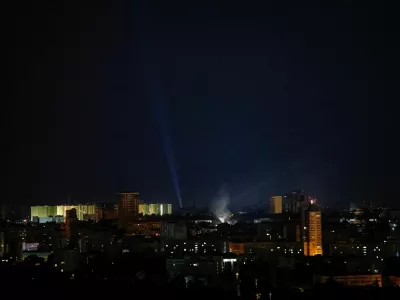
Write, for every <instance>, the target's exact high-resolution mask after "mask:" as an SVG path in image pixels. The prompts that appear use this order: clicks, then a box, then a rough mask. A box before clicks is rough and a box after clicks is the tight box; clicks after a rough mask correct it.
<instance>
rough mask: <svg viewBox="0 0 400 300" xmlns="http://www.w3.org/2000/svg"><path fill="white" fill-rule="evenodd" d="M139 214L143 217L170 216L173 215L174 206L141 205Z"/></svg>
mask: <svg viewBox="0 0 400 300" xmlns="http://www.w3.org/2000/svg"><path fill="white" fill-rule="evenodd" d="M139 213H140V214H142V215H144V216H145V215H156V216H163V215H170V214H172V204H163V203H150V204H147V203H143V204H139Z"/></svg>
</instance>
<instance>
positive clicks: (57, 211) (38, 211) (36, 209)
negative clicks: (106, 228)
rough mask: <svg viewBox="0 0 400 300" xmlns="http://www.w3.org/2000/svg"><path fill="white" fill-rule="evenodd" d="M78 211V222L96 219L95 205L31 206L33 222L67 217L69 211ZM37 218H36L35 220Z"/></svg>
mask: <svg viewBox="0 0 400 300" xmlns="http://www.w3.org/2000/svg"><path fill="white" fill-rule="evenodd" d="M71 209H76V215H77V217H78V220H80V221H83V220H88V219H93V220H94V219H95V210H96V206H95V205H94V204H78V205H43V206H31V221H33V220H34V219H39V220H40V219H47V218H50V217H53V218H54V217H56V216H63V217H64V219H65V218H66V216H67V211H68V210H71ZM35 217H36V218H35Z"/></svg>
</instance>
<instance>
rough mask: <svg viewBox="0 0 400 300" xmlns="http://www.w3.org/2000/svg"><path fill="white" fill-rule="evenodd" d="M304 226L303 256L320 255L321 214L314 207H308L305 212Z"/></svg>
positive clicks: (321, 252)
mask: <svg viewBox="0 0 400 300" xmlns="http://www.w3.org/2000/svg"><path fill="white" fill-rule="evenodd" d="M305 225H306V226H305V227H304V232H305V241H304V255H305V256H315V255H322V254H323V251H322V226H321V212H320V211H319V210H318V208H316V206H310V208H309V209H308V210H307V211H306V222H305Z"/></svg>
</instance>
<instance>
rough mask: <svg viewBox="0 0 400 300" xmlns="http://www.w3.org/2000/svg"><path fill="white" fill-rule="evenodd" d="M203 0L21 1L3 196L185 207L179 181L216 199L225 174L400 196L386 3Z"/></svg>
mask: <svg viewBox="0 0 400 300" xmlns="http://www.w3.org/2000/svg"><path fill="white" fill-rule="evenodd" d="M53 2H55V3H53ZM83 2H85V3H87V2H86V1H83ZM131 2H135V4H133V3H131ZM136 2H143V3H146V4H140V3H136ZM158 2H162V1H158ZM188 2H189V3H186V4H184V5H179V6H178V5H172V4H171V3H170V2H169V1H165V4H162V5H159V4H157V5H156V4H154V5H153V4H151V3H152V2H151V1H110V2H109V4H108V5H105V6H102V5H99V4H98V2H97V1H96V2H94V3H96V5H94V4H93V3H92V4H93V5H89V4H87V5H86V6H82V5H83V4H81V6H74V4H76V3H72V2H68V1H66V2H64V4H60V3H59V2H58V1H49V3H51V4H40V3H39V2H37V1H35V2H32V3H33V4H31V6H26V7H15V9H13V10H12V11H10V16H11V19H12V20H11V22H10V23H9V27H8V28H9V35H10V42H9V43H8V46H9V47H8V50H9V57H8V63H9V67H10V71H9V78H10V84H9V87H11V89H12V93H11V94H10V95H11V96H10V97H9V98H8V99H9V101H8V102H7V106H6V107H7V108H6V109H5V110H3V114H4V116H3V121H4V123H5V126H6V127H5V128H6V133H5V135H4V136H3V142H4V145H5V149H6V155H5V156H4V157H3V159H4V163H3V166H6V167H5V168H3V174H5V175H6V178H7V181H6V182H7V189H6V190H7V193H4V195H3V197H2V201H3V202H7V203H26V204H31V203H38V204H46V203H47V204H55V203H63V202H66V200H67V197H68V196H71V198H72V199H73V200H76V201H81V202H87V201H106V200H114V199H115V194H116V193H117V192H119V191H122V190H135V191H138V192H140V193H141V198H142V199H143V200H145V201H147V202H170V203H173V205H174V206H176V205H177V203H178V202H177V192H176V191H177V189H179V191H180V193H181V196H182V200H183V205H184V206H190V205H193V203H195V204H196V206H199V207H202V206H206V205H208V204H209V203H210V201H212V200H213V199H215V197H217V196H218V193H219V191H220V190H221V188H223V189H224V190H225V191H228V192H229V194H230V198H231V203H232V205H234V206H235V207H242V206H244V205H250V204H254V203H258V202H260V201H265V200H266V199H268V197H269V196H270V195H272V194H282V193H285V192H288V191H290V190H292V189H297V188H302V189H304V190H305V191H306V192H307V193H308V194H310V195H315V196H316V197H317V198H318V199H319V202H320V203H324V204H327V205H331V206H332V205H335V206H336V205H339V206H344V205H347V203H348V202H349V201H354V202H357V201H363V200H372V201H376V202H386V203H392V204H393V203H396V201H397V199H395V198H396V196H397V195H398V192H397V191H396V187H397V184H398V183H397V182H398V180H397V178H398V171H396V169H397V165H398V157H397V156H398V154H397V153H398V152H397V150H396V149H395V148H396V147H394V144H395V142H394V140H396V136H398V134H397V132H398V131H397V128H395V126H396V122H394V121H392V118H391V116H389V111H394V108H389V104H388V103H389V100H391V101H395V100H398V99H399V97H398V94H397V93H398V91H397V89H396V88H395V85H396V84H397V82H398V81H397V80H398V75H397V71H395V68H394V67H393V66H394V64H395V63H398V53H400V52H399V44H398V43H399V42H398V30H397V27H395V26H394V25H393V24H390V23H391V22H394V21H393V20H392V19H390V18H389V17H388V15H385V11H384V9H383V8H381V7H378V6H371V7H367V6H365V7H358V8H355V7H351V6H350V5H349V3H348V2H347V1H335V2H334V3H335V6H329V5H328V4H326V5H325V6H324V7H321V6H313V5H310V6H299V5H302V3H303V2H301V1H300V2H299V1H293V3H297V4H295V5H293V3H292V2H286V3H284V1H271V2H268V1H267V2H265V3H264V4H263V6H259V7H253V6H248V7H246V6H245V3H246V2H240V3H241V4H240V5H238V6H235V5H232V4H230V6H229V5H228V6H227V5H222V4H221V5H214V6H207V5H205V4H204V3H202V2H196V1H195V2H193V1H188ZM154 3H156V2H154ZM268 3H269V4H268ZM375 5H376V3H375ZM386 14H387V11H386ZM385 17H386V18H385ZM390 114H392V113H390ZM393 116H394V113H393ZM396 134H397V135H396ZM176 185H178V188H176Z"/></svg>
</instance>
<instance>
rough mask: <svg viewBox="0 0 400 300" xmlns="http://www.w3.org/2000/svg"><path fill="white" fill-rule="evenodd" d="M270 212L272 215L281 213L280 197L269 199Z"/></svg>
mask: <svg viewBox="0 0 400 300" xmlns="http://www.w3.org/2000/svg"><path fill="white" fill-rule="evenodd" d="M269 204H270V206H271V207H270V212H271V213H272V214H281V213H282V196H272V197H271V198H269Z"/></svg>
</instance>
